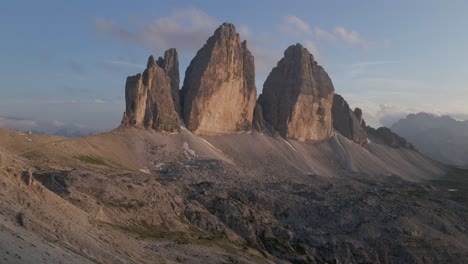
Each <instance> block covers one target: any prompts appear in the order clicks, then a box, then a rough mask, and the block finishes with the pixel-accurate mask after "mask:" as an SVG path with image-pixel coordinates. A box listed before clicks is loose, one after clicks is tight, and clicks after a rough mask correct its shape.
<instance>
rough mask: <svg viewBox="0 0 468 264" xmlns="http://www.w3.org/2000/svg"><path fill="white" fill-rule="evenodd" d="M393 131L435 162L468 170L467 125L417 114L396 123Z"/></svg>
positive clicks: (446, 118)
mask: <svg viewBox="0 0 468 264" xmlns="http://www.w3.org/2000/svg"><path fill="white" fill-rule="evenodd" d="M391 129H392V130H393V131H395V132H396V133H398V134H399V135H401V136H403V137H404V138H406V139H407V140H409V141H410V142H411V143H413V144H414V146H415V147H416V148H417V149H419V150H420V151H421V152H422V153H424V154H426V155H428V156H429V157H431V158H433V159H435V160H438V161H441V162H444V163H447V164H451V165H457V166H462V167H468V121H458V120H455V119H454V118H452V117H450V116H446V115H444V116H436V115H432V114H427V113H418V114H410V115H408V116H407V117H406V118H404V119H401V120H399V121H397V122H396V123H395V124H393V125H392V127H391Z"/></svg>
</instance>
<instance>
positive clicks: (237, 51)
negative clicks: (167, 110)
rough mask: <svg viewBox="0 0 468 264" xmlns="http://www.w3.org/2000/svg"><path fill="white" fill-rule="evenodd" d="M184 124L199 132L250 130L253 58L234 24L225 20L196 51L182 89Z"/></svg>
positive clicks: (253, 84)
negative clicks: (241, 40)
mask: <svg viewBox="0 0 468 264" xmlns="http://www.w3.org/2000/svg"><path fill="white" fill-rule="evenodd" d="M181 100H182V108H183V109H182V113H183V119H184V121H185V125H186V127H187V128H188V129H189V130H190V131H192V132H194V133H195V134H198V135H215V134H226V133H232V132H237V131H245V130H249V129H251V125H252V117H253V110H254V106H255V100H256V88H255V67H254V57H253V56H252V54H251V53H250V51H249V49H248V48H247V43H246V41H244V42H242V43H241V42H240V38H239V34H237V33H236V29H235V27H234V25H232V24H228V23H224V24H222V25H221V26H220V27H219V28H218V29H216V31H215V33H214V35H213V36H211V37H210V38H209V39H208V41H207V42H206V44H205V45H204V46H203V47H202V48H201V49H200V50H199V51H198V52H197V54H196V56H195V57H194V58H193V59H192V61H191V62H190V65H189V67H188V68H187V70H186V72H185V79H184V85H183V87H182V91H181Z"/></svg>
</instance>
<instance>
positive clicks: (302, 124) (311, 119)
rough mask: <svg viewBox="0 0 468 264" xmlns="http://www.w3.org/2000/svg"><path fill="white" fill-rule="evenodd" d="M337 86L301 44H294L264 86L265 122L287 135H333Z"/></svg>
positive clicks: (310, 137) (318, 137)
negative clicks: (334, 95) (332, 110)
mask: <svg viewBox="0 0 468 264" xmlns="http://www.w3.org/2000/svg"><path fill="white" fill-rule="evenodd" d="M333 94H334V88H333V84H332V81H331V80H330V77H328V74H327V73H326V72H325V70H324V69H323V68H322V67H321V66H319V65H318V64H317V62H316V61H314V57H313V56H312V54H310V53H309V52H308V51H307V49H305V48H304V47H302V45H300V44H296V45H293V46H290V47H289V48H288V49H286V51H285V52H284V58H283V59H281V60H280V61H279V62H278V65H277V66H276V67H275V68H273V70H272V71H271V73H270V75H269V76H268V78H267V80H266V81H265V84H264V85H263V93H262V96H263V99H262V108H263V115H264V118H265V121H266V122H268V123H269V124H270V125H271V126H272V127H273V128H274V129H276V130H277V131H278V132H279V134H280V135H282V136H283V137H286V138H293V139H298V140H300V141H304V140H323V139H326V138H329V137H330V136H332V134H333V125H332V114H331V108H332V103H333Z"/></svg>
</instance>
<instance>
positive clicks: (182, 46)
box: [94, 9, 219, 51]
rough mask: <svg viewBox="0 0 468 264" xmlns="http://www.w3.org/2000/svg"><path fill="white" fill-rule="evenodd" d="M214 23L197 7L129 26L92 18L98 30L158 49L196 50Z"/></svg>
mask: <svg viewBox="0 0 468 264" xmlns="http://www.w3.org/2000/svg"><path fill="white" fill-rule="evenodd" d="M218 24H219V21H218V20H217V19H216V18H214V17H211V16H209V15H207V14H206V13H204V12H203V11H200V10H198V9H184V10H178V11H175V12H173V13H171V14H169V15H168V16H164V17H160V18H158V19H156V20H153V21H150V22H147V23H133V24H131V27H133V28H132V29H128V28H126V27H124V26H121V25H118V24H116V23H114V22H112V21H109V20H106V19H102V18H98V19H95V20H94V28H95V29H96V30H97V32H98V33H102V34H104V35H105V36H110V37H113V38H117V39H120V40H123V41H127V42H133V43H137V44H139V45H142V46H145V47H150V48H152V49H156V50H158V51H162V50H165V49H167V48H169V47H175V48H177V49H179V50H180V51H196V50H198V49H199V48H200V47H201V46H202V45H203V43H205V41H206V39H207V38H208V36H210V35H211V34H212V32H213V30H214V29H215V28H216V26H217V25H218Z"/></svg>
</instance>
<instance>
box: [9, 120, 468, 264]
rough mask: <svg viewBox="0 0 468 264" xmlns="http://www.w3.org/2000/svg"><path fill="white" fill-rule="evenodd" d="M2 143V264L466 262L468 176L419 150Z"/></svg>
mask: <svg viewBox="0 0 468 264" xmlns="http://www.w3.org/2000/svg"><path fill="white" fill-rule="evenodd" d="M0 133H1V137H0V146H1V148H0V149H1V170H0V173H1V177H0V185H1V190H2V191H1V192H0V195H1V197H0V214H1V217H0V233H1V237H2V239H0V257H1V260H2V263H41V262H42V263H59V262H62V263H88V262H89V263H95V262H97V263H200V262H204V263H282V262H295V263H330V262H337V263H463V262H464V260H466V259H467V257H468V247H467V245H466V243H465V241H466V239H467V235H468V232H467V228H468V224H467V223H466V217H467V216H468V209H467V205H468V204H467V201H466V198H465V197H466V194H467V191H468V183H467V182H468V181H467V180H466V179H467V178H466V177H467V176H468V175H467V173H466V172H465V171H461V170H454V169H450V168H447V167H444V166H441V165H439V164H437V163H434V162H432V161H430V160H428V159H426V158H425V157H423V156H422V155H421V154H419V153H417V152H414V151H411V150H406V149H393V148H390V147H387V146H385V145H381V144H377V143H372V142H371V143H370V144H368V145H366V146H365V147H364V148H363V147H361V146H359V145H358V144H355V143H353V142H352V141H350V140H348V139H346V138H345V137H342V136H341V135H339V134H336V135H335V136H334V137H332V138H330V139H329V140H327V141H324V142H320V143H311V142H299V141H295V140H284V139H282V138H280V137H271V136H268V135H264V134H261V133H257V132H252V133H237V134H231V135H226V136H214V137H197V136H194V135H192V134H191V133H190V132H188V131H186V130H182V131H181V132H180V133H177V134H161V133H157V132H152V131H151V130H142V129H134V128H126V129H120V130H117V131H113V132H109V133H105V134H101V135H98V136H94V137H86V138H80V139H68V138H58V137H47V136H36V135H28V134H21V133H19V132H16V131H9V130H0ZM28 169H31V174H29V173H28ZM31 176H32V177H31ZM450 189H457V190H456V191H453V190H452V191H449V190H450Z"/></svg>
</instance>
